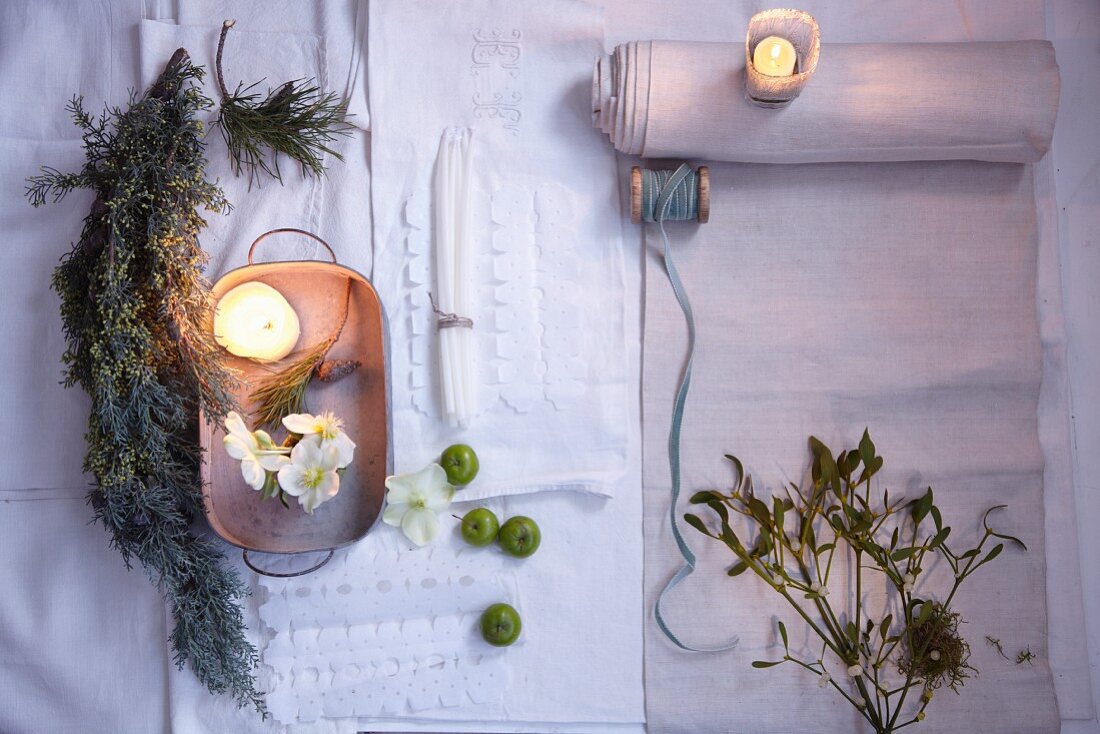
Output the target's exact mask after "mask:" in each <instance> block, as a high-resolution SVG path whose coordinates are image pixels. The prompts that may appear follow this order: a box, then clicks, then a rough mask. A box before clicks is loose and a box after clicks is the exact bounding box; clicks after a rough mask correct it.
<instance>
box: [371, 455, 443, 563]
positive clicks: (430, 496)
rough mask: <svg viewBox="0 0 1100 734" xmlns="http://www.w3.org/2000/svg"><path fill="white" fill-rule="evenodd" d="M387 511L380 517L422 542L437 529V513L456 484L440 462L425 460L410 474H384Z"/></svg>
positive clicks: (427, 540) (414, 539) (409, 537)
mask: <svg viewBox="0 0 1100 734" xmlns="http://www.w3.org/2000/svg"><path fill="white" fill-rule="evenodd" d="M386 489H388V490H389V492H387V493H386V511H385V512H384V513H383V514H382V520H383V522H385V523H386V524H387V525H393V526H394V527H399V528H401V530H402V532H404V533H405V535H406V536H407V537H408V539H409V540H411V541H412V542H414V543H416V544H417V545H420V546H424V545H427V544H428V543H431V542H432V540H434V539H435V536H436V535H437V534H438V533H439V518H438V517H437V516H436V513H437V512H439V511H441V510H445V509H447V507H448V506H449V505H450V504H451V498H452V497H454V494H455V488H454V487H452V486H451V485H450V484H448V483H447V472H445V471H444V470H443V467H441V466H440V465H439V464H428V465H427V466H426V467H424V468H423V469H421V470H420V471H418V472H415V473H412V474H398V475H396V476H392V477H386Z"/></svg>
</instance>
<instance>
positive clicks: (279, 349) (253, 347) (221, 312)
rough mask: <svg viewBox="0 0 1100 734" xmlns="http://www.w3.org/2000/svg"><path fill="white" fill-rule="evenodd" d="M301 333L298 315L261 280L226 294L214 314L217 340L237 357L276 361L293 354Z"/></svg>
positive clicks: (280, 294)
mask: <svg viewBox="0 0 1100 734" xmlns="http://www.w3.org/2000/svg"><path fill="white" fill-rule="evenodd" d="M299 334H300V327H299V324H298V314H296V313H295V312H294V309H293V308H291V307H290V304H289V303H288V302H287V300H286V299H285V298H283V294H282V293H280V292H279V291H277V290H275V289H274V288H272V287H271V286H269V285H267V284H266V283H260V282H259V281H251V282H249V283H242V284H241V285H239V286H237V287H236V288H234V289H232V290H231V291H229V292H228V293H226V294H225V295H224V296H222V298H221V300H220V301H218V305H217V307H216V309H215V312H214V338H215V339H216V340H217V342H218V344H221V345H222V346H223V347H225V348H226V349H227V350H229V352H230V353H231V354H235V355H237V356H238V357H247V358H248V359H254V360H256V361H259V362H275V361H277V360H280V359H282V358H283V357H285V356H286V355H288V354H290V353H291V352H292V351H294V347H295V345H296V344H297V343H298V336H299Z"/></svg>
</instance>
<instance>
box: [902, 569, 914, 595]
mask: <svg viewBox="0 0 1100 734" xmlns="http://www.w3.org/2000/svg"><path fill="white" fill-rule="evenodd" d="M915 583H917V579H916V577H915V576H913V574H911V573H907V574H905V575H904V576H902V577H901V589H902V591H906V592H912V591H913V585H914V584H915Z"/></svg>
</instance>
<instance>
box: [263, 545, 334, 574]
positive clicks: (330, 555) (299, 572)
mask: <svg viewBox="0 0 1100 734" xmlns="http://www.w3.org/2000/svg"><path fill="white" fill-rule="evenodd" d="M335 552H336V551H335V550H330V551H329V552H328V555H326V556H325V557H324V558H323V559H321V562H320V563H318V564H316V565H313V566H310V567H309V568H307V569H305V570H304V571H292V572H291V573H275V572H274V571H265V570H263V569H262V568H259V567H257V566H254V565H252V561H250V560H249V559H248V551H247V550H242V551H241V557H242V558H243V559H244V565H246V566H248V567H249V568H250V569H252V570H253V571H255V572H256V573H258V574H260V575H261V576H270V577H271V578H273V579H292V578H294V577H295V576H305V575H306V574H307V573H313V572H314V571H316V570H317V569H319V568H320V567H321V566H324V565H325V564H326V563H328V562H329V561H331V560H332V554H334V553H335Z"/></svg>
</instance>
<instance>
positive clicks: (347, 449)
mask: <svg viewBox="0 0 1100 734" xmlns="http://www.w3.org/2000/svg"><path fill="white" fill-rule="evenodd" d="M283 425H284V426H285V427H286V429H287V430H288V431H290V432H291V433H300V434H301V435H302V443H306V442H309V443H313V444H316V445H319V446H320V447H321V448H327V447H330V446H331V447H335V448H336V457H337V461H338V462H339V463H338V465H337V467H336V468H337V469H343V468H344V467H345V466H347V465H348V464H350V463H351V460H352V459H353V458H354V457H355V442H354V441H352V440H351V439H350V438H349V437H348V434H346V433H344V421H343V420H341V419H339V418H337V417H336V416H335V415H333V414H332V412H330V411H327V410H326V411H325V412H324V413H321V414H320V415H310V414H309V413H291V414H290V415H288V416H287V417H286V418H283Z"/></svg>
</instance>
